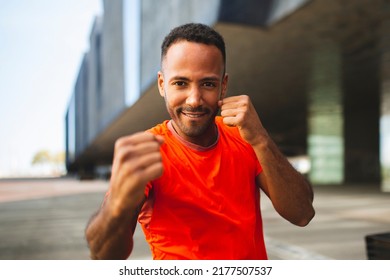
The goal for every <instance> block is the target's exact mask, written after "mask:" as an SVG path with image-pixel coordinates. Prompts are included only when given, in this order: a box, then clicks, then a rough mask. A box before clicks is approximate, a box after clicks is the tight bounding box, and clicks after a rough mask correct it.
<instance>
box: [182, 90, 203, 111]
mask: <svg viewBox="0 0 390 280" xmlns="http://www.w3.org/2000/svg"><path fill="white" fill-rule="evenodd" d="M186 104H187V105H189V106H191V107H193V108H196V107H198V106H200V105H202V93H201V91H200V89H199V88H198V87H191V90H190V91H189V92H188V97H187V100H186Z"/></svg>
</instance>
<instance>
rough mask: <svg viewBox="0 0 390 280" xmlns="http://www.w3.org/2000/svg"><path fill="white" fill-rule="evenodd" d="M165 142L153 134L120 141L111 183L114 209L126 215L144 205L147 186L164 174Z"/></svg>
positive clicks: (139, 135) (111, 201)
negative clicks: (161, 147) (130, 210)
mask: <svg viewBox="0 0 390 280" xmlns="http://www.w3.org/2000/svg"><path fill="white" fill-rule="evenodd" d="M163 142H164V138H163V137H162V136H159V135H153V134H152V133H150V132H139V133H135V134H132V135H129V136H125V137H122V138H120V139H118V140H117V141H116V143H115V150H114V161H113V166H112V172H111V182H110V185H111V192H110V198H109V199H110V203H111V204H112V205H111V206H115V209H117V210H118V211H120V212H122V211H126V210H129V209H131V208H133V207H138V206H139V205H140V204H141V203H142V202H143V201H144V199H145V195H144V192H145V186H146V184H147V182H149V181H151V180H153V179H156V178H158V177H160V176H161V175H162V173H163V164H162V158H161V153H160V146H161V145H162V144H163ZM118 214H119V213H118Z"/></svg>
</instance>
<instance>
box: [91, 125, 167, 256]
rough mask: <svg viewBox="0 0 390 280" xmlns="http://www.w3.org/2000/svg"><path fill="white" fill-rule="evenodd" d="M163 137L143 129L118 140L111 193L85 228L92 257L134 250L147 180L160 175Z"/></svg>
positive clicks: (119, 254)
mask: <svg viewBox="0 0 390 280" xmlns="http://www.w3.org/2000/svg"><path fill="white" fill-rule="evenodd" d="M162 143H163V139H162V137H160V136H154V135H153V134H151V133H147V132H143V133H137V134H134V135H131V136H127V137H123V138H121V139H119V140H118V141H117V142H116V143H115V151H114V162H113V167H112V175H111V181H110V193H109V195H108V196H107V198H106V200H105V202H104V204H103V206H102V207H101V209H100V211H98V213H97V214H96V215H95V216H94V217H92V219H91V221H90V223H89V224H88V226H87V228H86V232H85V234H86V239H87V241H88V244H89V248H90V252H91V258H93V259H126V258H127V257H128V256H129V255H130V253H131V251H132V249H133V233H134V230H135V227H136V224H137V218H138V213H139V211H140V209H141V207H142V205H143V203H144V201H145V186H146V184H147V182H149V181H151V180H153V179H155V178H157V177H159V176H161V174H162V171H163V165H162V160H161V154H160V145H161V144H162Z"/></svg>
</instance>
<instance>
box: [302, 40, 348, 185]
mask: <svg viewBox="0 0 390 280" xmlns="http://www.w3.org/2000/svg"><path fill="white" fill-rule="evenodd" d="M341 84H342V83H341V59H340V51H339V49H338V47H337V45H336V44H332V43H327V44H323V45H322V46H319V47H318V48H317V49H315V50H314V51H313V53H312V58H311V71H310V79H309V82H308V85H309V87H308V141H307V142H308V155H309V158H310V162H311V168H310V172H309V179H310V181H311V182H312V183H314V184H340V183H342V182H343V179H344V178H343V175H344V172H343V170H344V169H343V161H344V151H343V135H342V134H343V118H342V117H343V108H342V88H341Z"/></svg>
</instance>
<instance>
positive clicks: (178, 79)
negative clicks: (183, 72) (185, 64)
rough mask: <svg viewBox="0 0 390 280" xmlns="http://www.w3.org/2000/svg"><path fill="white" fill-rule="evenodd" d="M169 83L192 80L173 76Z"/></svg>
mask: <svg viewBox="0 0 390 280" xmlns="http://www.w3.org/2000/svg"><path fill="white" fill-rule="evenodd" d="M169 81H190V79H189V78H187V77H184V76H173V77H172V78H171V79H169Z"/></svg>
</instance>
